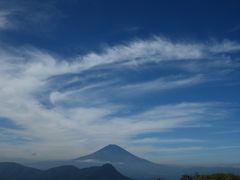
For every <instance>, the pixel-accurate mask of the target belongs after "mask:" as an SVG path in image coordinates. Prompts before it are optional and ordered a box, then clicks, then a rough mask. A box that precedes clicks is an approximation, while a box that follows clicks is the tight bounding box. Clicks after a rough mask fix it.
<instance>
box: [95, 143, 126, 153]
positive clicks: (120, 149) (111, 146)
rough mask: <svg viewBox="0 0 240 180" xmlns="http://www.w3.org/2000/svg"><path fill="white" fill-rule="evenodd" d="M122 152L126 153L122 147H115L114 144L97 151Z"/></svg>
mask: <svg viewBox="0 0 240 180" xmlns="http://www.w3.org/2000/svg"><path fill="white" fill-rule="evenodd" d="M102 150H104V151H109V150H110V151H122V152H127V151H126V150H125V149H123V148H122V147H120V146H118V145H116V144H109V145H107V146H105V147H103V148H102V149H100V150H99V151H102Z"/></svg>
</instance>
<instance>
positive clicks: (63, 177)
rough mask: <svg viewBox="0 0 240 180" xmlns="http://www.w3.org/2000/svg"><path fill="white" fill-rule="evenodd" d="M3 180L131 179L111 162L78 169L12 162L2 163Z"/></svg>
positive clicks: (1, 175)
mask: <svg viewBox="0 0 240 180" xmlns="http://www.w3.org/2000/svg"><path fill="white" fill-rule="evenodd" d="M0 179H1V180H96V179H99V180H100V179H101V180H131V179H130V178H128V177H125V176H123V175H122V174H120V173H119V172H118V171H117V170H116V169H115V168H114V167H113V166H112V165H111V164H105V165H103V166H100V167H90V168H84V169H78V168H76V167H74V166H69V165H68V166H60V167H55V168H51V169H49V170H45V171H43V170H38V169H35V168H30V167H26V166H23V165H21V164H17V163H12V162H3V163H0Z"/></svg>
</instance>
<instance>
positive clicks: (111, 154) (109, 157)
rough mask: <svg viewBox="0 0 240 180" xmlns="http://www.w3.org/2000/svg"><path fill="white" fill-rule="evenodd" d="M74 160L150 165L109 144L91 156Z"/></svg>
mask: <svg viewBox="0 0 240 180" xmlns="http://www.w3.org/2000/svg"><path fill="white" fill-rule="evenodd" d="M75 160H76V161H85V162H111V163H119V164H122V163H125V164H128V163H150V162H149V161H147V160H144V159H142V158H139V157H137V156H135V155H133V154H131V153H130V152H128V151H126V150H125V149H123V148H121V147H120V146H117V145H115V144H110V145H108V146H105V147H104V148H102V149H100V150H98V151H96V152H94V153H92V154H89V155H86V156H82V157H79V158H76V159H75Z"/></svg>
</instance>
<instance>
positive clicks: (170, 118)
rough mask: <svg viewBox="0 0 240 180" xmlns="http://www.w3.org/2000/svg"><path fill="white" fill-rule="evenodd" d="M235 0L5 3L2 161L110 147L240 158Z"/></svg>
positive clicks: (0, 4) (0, 50) (150, 154)
mask: <svg viewBox="0 0 240 180" xmlns="http://www.w3.org/2000/svg"><path fill="white" fill-rule="evenodd" d="M239 17H240V2H239V1H237V0H230V1H227V0H226V1H221V2H219V1H215V0H213V1H211V2H208V1H195V0H187V1H184V2H180V1H158V0H148V1H146V0H145V1H144V0H122V1H114V2H113V1H110V0H103V1H98V0H79V1H75V0H69V1H62V0H44V1H41V2H40V1H37V0H26V1H17V0H1V1H0V161H19V160H29V161H45V160H63V159H72V158H76V157H79V156H83V155H87V154H89V153H92V152H94V151H97V150H99V149H100V148H102V147H104V146H106V145H108V144H117V145H119V146H121V147H123V148H124V149H126V150H128V151H129V152H131V153H133V154H135V155H137V156H139V157H142V158H145V159H147V160H151V161H153V162H156V163H160V164H178V165H207V166H208V165H221V166H232V165H233V166H235V165H238V167H239V166H240V141H239V139H240V121H239V115H240V111H239V110H240V96H239V92H240V71H239V70H240V22H239Z"/></svg>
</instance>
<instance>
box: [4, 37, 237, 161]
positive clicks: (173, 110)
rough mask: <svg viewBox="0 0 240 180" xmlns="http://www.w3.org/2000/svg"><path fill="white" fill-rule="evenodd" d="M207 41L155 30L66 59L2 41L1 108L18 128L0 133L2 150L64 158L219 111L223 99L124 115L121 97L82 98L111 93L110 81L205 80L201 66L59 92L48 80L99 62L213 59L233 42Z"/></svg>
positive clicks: (163, 84) (142, 86) (177, 83)
mask: <svg viewBox="0 0 240 180" xmlns="http://www.w3.org/2000/svg"><path fill="white" fill-rule="evenodd" d="M233 45H234V46H236V47H237V46H238V44H236V43H235V44H231V46H233ZM212 47H214V45H209V44H203V43H185V42H184V43H182V42H173V41H170V40H167V39H162V38H159V37H154V38H152V39H150V40H138V41H133V42H130V43H126V44H125V45H118V46H115V47H109V48H106V49H104V50H103V51H102V53H93V52H92V53H89V54H86V55H81V56H79V57H76V58H72V59H63V58H59V57H55V56H53V55H51V54H49V53H47V52H45V51H40V50H37V49H34V48H27V47H25V48H11V47H7V48H5V49H4V48H3V47H2V48H1V49H0V63H1V67H0V116H3V117H7V118H9V119H12V120H13V121H14V122H15V123H17V124H19V125H21V126H22V127H24V129H22V130H14V131H13V130H10V129H6V130H5V133H8V134H9V135H8V136H2V138H4V139H6V141H4V142H1V143H0V146H1V150H0V152H1V153H0V154H1V156H8V157H14V156H13V155H14V154H15V156H18V155H20V154H21V157H26V158H29V154H32V153H33V152H34V153H36V154H37V155H38V156H37V157H32V158H39V159H48V158H59V157H64V158H70V157H73V156H75V155H76V156H77V155H79V153H84V152H86V151H87V150H88V149H90V148H96V147H99V146H103V145H104V144H108V143H110V142H114V143H119V144H126V142H128V141H129V138H130V137H132V136H134V135H137V134H139V133H143V132H153V131H164V130H166V129H173V128H180V127H182V126H187V125H188V126H191V125H194V124H195V123H199V122H200V121H201V122H202V121H203V119H206V117H208V119H215V118H220V117H222V115H224V111H223V109H224V108H225V106H224V104H221V103H220V105H219V104H218V103H212V102H210V103H189V102H185V103H176V104H168V105H159V106H156V107H152V108H150V109H149V110H145V111H143V112H140V113H137V114H133V115H129V116H120V115H118V112H119V111H121V110H122V109H124V108H126V107H127V105H125V104H112V102H109V101H107V100H106V99H105V101H104V103H98V105H96V106H92V107H89V106H88V105H89V104H91V102H90V101H96V100H97V101H101V100H102V98H103V99H104V97H108V98H109V97H111V94H108V93H109V92H110V91H104V90H106V89H108V90H109V89H111V87H112V85H113V84H114V88H116V89H117V88H119V89H120V90H121V88H122V89H124V90H126V91H130V90H136V89H137V90H138V91H153V90H158V89H160V90H162V89H163V90H164V89H174V88H179V87H188V86H189V85H195V84H199V83H202V82H205V78H207V77H205V76H204V78H203V77H202V75H199V74H197V75H196V74H192V75H189V76H176V77H174V78H170V79H169V77H163V78H158V79H157V80H154V81H148V82H144V83H143V82H141V83H134V84H129V83H126V82H125V84H127V85H125V86H122V85H121V84H118V80H116V79H107V80H103V81H102V82H99V83H96V84H94V83H95V82H93V83H89V84H87V85H83V86H82V87H80V88H76V89H70V90H64V92H60V91H58V90H57V89H54V88H53V87H52V84H51V83H52V81H54V80H50V79H51V78H52V77H55V76H61V75H66V74H69V73H89V72H87V70H92V71H94V70H95V69H97V68H100V67H101V68H106V69H107V70H113V67H116V68H123V69H124V68H126V67H129V66H130V67H131V66H133V65H134V64H135V65H139V68H141V67H142V66H144V65H145V64H147V63H158V64H159V63H161V62H165V61H177V62H179V61H182V62H185V61H191V62H192V61H193V60H198V61H202V59H203V58H204V59H205V60H204V61H203V62H205V61H206V59H207V60H208V61H211V60H212V58H213V57H215V56H216V58H214V60H217V56H218V55H217V54H215V52H217V53H219V52H223V53H224V52H227V51H232V49H234V48H233V47H231V48H229V45H225V44H221V43H220V44H219V47H218V48H217V49H218V50H217V51H216V50H214V51H213V50H212ZM235 49H237V48H235ZM92 73H94V72H92ZM57 83H59V84H61V83H63V82H61V81H60V82H57ZM46 91H48V92H49V98H50V99H49V100H50V102H51V103H52V106H53V107H51V108H48V107H46V106H44V105H43V104H42V103H41V102H40V100H39V94H44V93H45V92H46ZM99 92H101V93H99ZM99 95H101V96H102V97H99ZM46 96H48V94H47V95H46ZM69 98H71V99H69ZM75 100H77V101H78V102H81V103H80V104H76V105H75V106H70V107H64V106H60V105H59V103H63V104H64V103H67V101H75ZM114 114H115V115H114ZM113 115H114V116H113ZM206 121H207V120H206ZM12 137H22V138H23V139H24V138H25V139H26V138H27V139H28V141H27V142H26V143H24V142H23V144H11V138H12ZM8 138H10V139H8ZM7 140H9V143H7ZM31 140H32V141H31ZM2 147H3V148H2ZM16 147H18V148H16ZM80 147H82V148H81V151H80ZM9 149H11V151H10V150H9ZM17 149H18V150H17ZM17 151H18V153H16V152H17ZM66 152H68V153H67V154H66Z"/></svg>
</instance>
